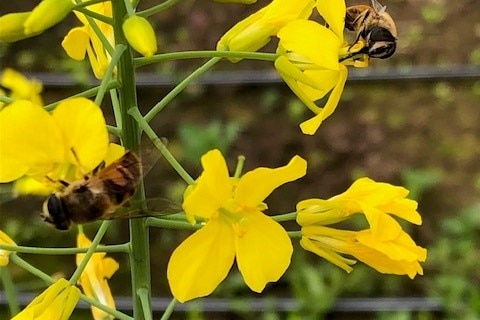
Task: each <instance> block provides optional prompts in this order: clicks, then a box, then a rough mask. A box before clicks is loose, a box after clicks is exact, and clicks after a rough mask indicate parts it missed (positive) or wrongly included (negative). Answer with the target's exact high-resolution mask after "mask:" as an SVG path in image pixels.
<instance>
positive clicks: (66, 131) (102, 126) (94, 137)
mask: <svg viewBox="0 0 480 320" xmlns="http://www.w3.org/2000/svg"><path fill="white" fill-rule="evenodd" d="M53 117H54V118H55V120H56V122H57V125H58V126H59V128H60V130H61V131H62V133H63V137H64V140H65V144H64V147H65V152H66V154H67V155H68V161H69V162H70V163H72V164H75V165H78V164H80V166H81V167H82V168H83V169H84V170H85V171H86V172H88V171H91V170H92V169H94V168H95V167H96V166H97V165H98V164H99V163H100V162H101V161H102V160H103V159H104V158H105V155H106V154H107V150H108V145H109V142H108V132H107V127H106V123H105V118H104V117H103V113H102V110H101V109H100V108H99V107H98V106H97V105H96V104H95V103H94V102H92V101H90V100H88V99H86V98H72V99H69V100H67V101H64V102H61V103H60V104H59V105H58V107H57V108H56V109H55V110H54V111H53ZM72 150H73V152H74V153H75V155H76V157H75V156H74V154H73V152H72Z"/></svg>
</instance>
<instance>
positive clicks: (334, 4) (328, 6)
mask: <svg viewBox="0 0 480 320" xmlns="http://www.w3.org/2000/svg"><path fill="white" fill-rule="evenodd" d="M317 10H318V12H319V13H320V15H321V16H322V17H323V18H324V19H325V21H326V22H327V24H328V25H329V27H330V28H331V29H332V30H333V32H335V34H336V35H337V37H338V38H340V39H341V40H342V42H343V29H344V28H345V15H346V6H345V0H329V1H317Z"/></svg>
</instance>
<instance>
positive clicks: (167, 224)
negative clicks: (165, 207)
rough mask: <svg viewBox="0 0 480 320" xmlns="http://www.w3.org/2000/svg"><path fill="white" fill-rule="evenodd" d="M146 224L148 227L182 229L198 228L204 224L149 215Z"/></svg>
mask: <svg viewBox="0 0 480 320" xmlns="http://www.w3.org/2000/svg"><path fill="white" fill-rule="evenodd" d="M145 225H146V226H148V227H158V228H166V229H181V230H198V229H200V228H201V227H202V226H201V225H199V224H196V225H193V226H192V225H191V224H190V223H188V222H183V221H175V220H165V219H159V218H153V217H149V218H147V221H145Z"/></svg>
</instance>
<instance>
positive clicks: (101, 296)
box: [76, 232, 118, 320]
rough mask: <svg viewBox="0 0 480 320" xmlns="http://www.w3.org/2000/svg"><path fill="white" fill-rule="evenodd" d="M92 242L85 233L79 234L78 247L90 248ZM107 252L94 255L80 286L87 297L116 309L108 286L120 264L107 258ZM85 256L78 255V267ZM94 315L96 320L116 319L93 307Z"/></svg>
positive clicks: (83, 274)
mask: <svg viewBox="0 0 480 320" xmlns="http://www.w3.org/2000/svg"><path fill="white" fill-rule="evenodd" d="M91 244H92V242H91V241H90V240H89V239H88V238H87V237H86V236H85V234H84V233H83V232H79V233H78V236H77V247H78V248H88V247H90V246H91ZM105 255H106V253H105V252H98V253H94V254H93V255H92V257H91V258H90V260H89V261H88V263H87V266H86V267H85V270H84V271H83V273H82V275H81V276H80V279H79V281H78V283H79V285H80V286H81V287H82V290H83V292H84V293H85V295H86V296H88V297H91V298H93V299H95V300H97V301H99V302H100V303H102V304H104V305H106V306H109V307H110V308H111V309H115V301H114V300H113V296H112V292H111V291H110V287H109V285H108V282H107V279H110V278H111V277H112V276H113V274H114V273H115V272H116V271H117V270H118V263H117V262H116V261H115V260H114V259H112V258H110V257H105ZM84 256H85V254H81V253H79V254H77V256H76V262H77V267H78V266H79V265H80V263H81V262H82V260H83V258H84ZM92 315H93V318H94V319H95V320H106V319H113V318H114V317H113V316H112V315H110V314H108V313H106V312H105V311H102V310H100V309H98V308H96V307H93V306H92Z"/></svg>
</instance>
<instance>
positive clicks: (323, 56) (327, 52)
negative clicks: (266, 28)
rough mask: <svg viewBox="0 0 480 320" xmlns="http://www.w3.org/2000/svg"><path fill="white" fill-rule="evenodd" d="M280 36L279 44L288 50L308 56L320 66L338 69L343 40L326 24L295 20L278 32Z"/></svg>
mask: <svg viewBox="0 0 480 320" xmlns="http://www.w3.org/2000/svg"><path fill="white" fill-rule="evenodd" d="M278 37H279V38H280V43H279V45H281V46H282V47H283V48H285V49H286V50H287V51H293V52H295V53H297V54H299V55H301V56H303V57H305V58H308V59H309V60H311V61H312V62H313V63H315V64H316V65H318V66H319V67H322V68H325V69H331V70H338V68H339V63H338V51H339V49H340V46H341V45H342V44H343V42H342V41H341V40H340V39H338V37H337V36H336V35H335V34H334V33H333V32H332V31H330V30H328V29H327V28H325V27H324V26H322V25H320V24H318V23H316V22H314V21H311V20H294V21H292V22H290V23H288V24H287V25H286V26H285V27H283V28H282V29H281V30H280V31H279V32H278ZM305 39H308V41H305Z"/></svg>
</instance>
